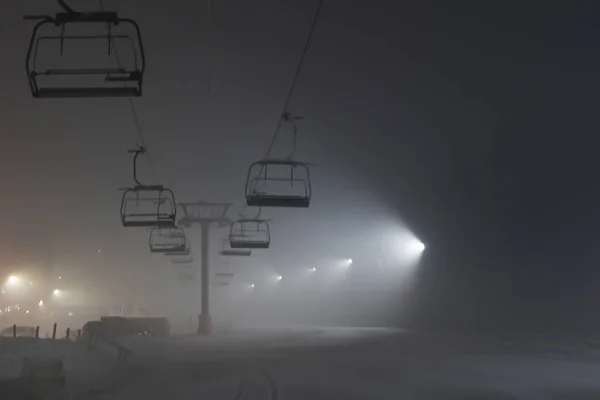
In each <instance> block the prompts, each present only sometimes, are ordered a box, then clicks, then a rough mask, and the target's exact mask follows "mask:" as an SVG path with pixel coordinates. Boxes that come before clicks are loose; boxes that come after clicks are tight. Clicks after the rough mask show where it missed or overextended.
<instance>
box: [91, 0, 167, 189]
mask: <svg viewBox="0 0 600 400" xmlns="http://www.w3.org/2000/svg"><path fill="white" fill-rule="evenodd" d="M98 3H99V6H100V11H102V12H104V0H98ZM110 41H111V44H112V46H113V49H114V51H115V60H116V61H117V66H118V67H119V68H120V69H123V65H122V63H121V59H120V57H119V51H118V49H117V46H116V44H115V42H114V39H113V38H112V37H111V38H110ZM124 85H127V84H126V83H124ZM127 100H128V102H129V109H130V111H131V116H132V118H133V123H134V125H135V130H136V131H137V135H138V138H139V140H140V144H141V147H143V148H144V149H145V152H144V153H145V154H146V159H147V160H148V165H149V166H150V173H151V174H152V179H153V180H154V182H157V179H156V170H155V169H154V164H153V163H152V158H151V157H150V153H149V152H148V146H146V138H145V136H144V129H143V128H142V124H141V123H140V118H139V117H138V114H137V110H136V108H135V104H134V103H133V99H132V98H131V97H128V98H127Z"/></svg>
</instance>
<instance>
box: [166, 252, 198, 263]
mask: <svg viewBox="0 0 600 400" xmlns="http://www.w3.org/2000/svg"><path fill="white" fill-rule="evenodd" d="M169 255H170V256H172V257H171V263H172V264H191V263H193V262H194V255H193V254H191V253H188V254H178V253H171V254H169Z"/></svg>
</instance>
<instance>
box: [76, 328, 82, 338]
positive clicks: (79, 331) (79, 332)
mask: <svg viewBox="0 0 600 400" xmlns="http://www.w3.org/2000/svg"><path fill="white" fill-rule="evenodd" d="M79 336H81V329H77V339H79Z"/></svg>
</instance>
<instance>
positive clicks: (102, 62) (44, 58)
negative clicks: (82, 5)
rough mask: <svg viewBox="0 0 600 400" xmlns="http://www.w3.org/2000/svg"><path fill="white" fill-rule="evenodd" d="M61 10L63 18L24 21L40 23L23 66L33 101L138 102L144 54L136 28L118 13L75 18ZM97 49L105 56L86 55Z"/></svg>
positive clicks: (85, 14) (82, 14)
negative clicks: (107, 99) (117, 99)
mask: <svg viewBox="0 0 600 400" xmlns="http://www.w3.org/2000/svg"><path fill="white" fill-rule="evenodd" d="M59 4H60V5H61V6H62V7H63V8H64V9H65V10H66V11H65V12H59V13H57V14H55V15H54V16H50V15H33V16H25V17H24V18H25V19H27V20H39V22H38V23H37V24H36V25H35V26H34V28H33V33H32V35H31V40H30V42H29V48H28V51H27V57H26V60H25V70H26V72H27V78H28V80H29V86H30V88H31V93H32V95H33V97H35V98H82V97H138V96H141V95H142V82H143V77H144V70H145V53H144V46H143V43H142V36H141V32H140V28H139V26H138V24H137V23H136V22H135V21H134V20H132V19H129V18H120V17H119V16H118V14H117V13H116V12H112V11H101V12H76V11H74V10H73V9H71V8H70V7H68V6H67V5H66V4H65V3H64V0H59ZM99 28H101V29H102V30H103V32H104V33H99V32H98V29H99ZM94 44H97V45H98V46H94ZM98 47H99V50H100V49H102V50H105V51H106V53H105V54H102V55H101V54H100V52H94V53H89V52H91V51H92V50H93V49H95V48H98ZM52 53H54V54H55V56H54V58H52V57H50V55H51V54H52ZM71 63H72V64H71ZM67 64H71V65H67Z"/></svg>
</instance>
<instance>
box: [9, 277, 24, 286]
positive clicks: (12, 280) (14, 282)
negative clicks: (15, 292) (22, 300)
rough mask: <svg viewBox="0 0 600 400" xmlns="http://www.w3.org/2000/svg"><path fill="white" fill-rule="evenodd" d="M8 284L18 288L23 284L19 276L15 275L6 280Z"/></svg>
mask: <svg viewBox="0 0 600 400" xmlns="http://www.w3.org/2000/svg"><path fill="white" fill-rule="evenodd" d="M6 283H7V284H8V285H10V286H17V285H19V284H21V278H19V277H18V276H15V275H11V276H9V277H8V279H7V280H6Z"/></svg>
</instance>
